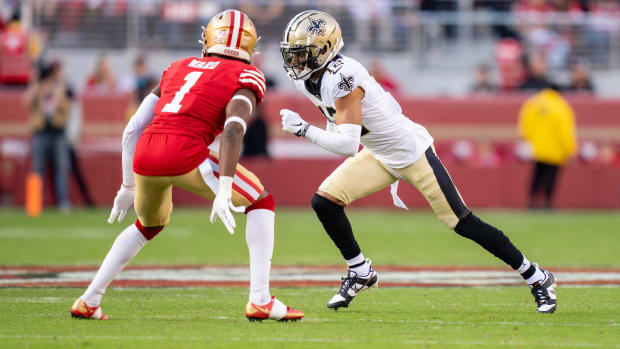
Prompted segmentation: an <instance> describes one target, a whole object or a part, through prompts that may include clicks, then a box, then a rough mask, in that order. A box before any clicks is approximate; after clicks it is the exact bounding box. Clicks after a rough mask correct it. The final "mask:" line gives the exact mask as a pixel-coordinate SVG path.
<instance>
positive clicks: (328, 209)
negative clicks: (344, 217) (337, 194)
mask: <svg viewBox="0 0 620 349" xmlns="http://www.w3.org/2000/svg"><path fill="white" fill-rule="evenodd" d="M310 204H311V205H312V209H313V210H314V212H316V214H317V215H319V216H321V215H329V214H330V213H335V212H340V211H344V207H342V206H340V205H338V204H337V203H335V202H333V201H331V200H329V199H327V198H325V197H323V196H321V195H319V194H317V193H314V195H313V196H312V200H310Z"/></svg>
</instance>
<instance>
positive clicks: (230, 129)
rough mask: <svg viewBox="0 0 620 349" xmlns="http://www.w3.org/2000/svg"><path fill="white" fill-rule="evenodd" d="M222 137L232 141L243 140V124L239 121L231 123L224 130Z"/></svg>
mask: <svg viewBox="0 0 620 349" xmlns="http://www.w3.org/2000/svg"><path fill="white" fill-rule="evenodd" d="M222 138H223V139H226V141H228V142H230V143H237V142H241V141H242V139H243V126H241V124H238V123H230V124H229V125H227V126H226V128H225V129H224V131H223V132H222Z"/></svg>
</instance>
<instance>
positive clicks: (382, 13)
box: [348, 0, 393, 50]
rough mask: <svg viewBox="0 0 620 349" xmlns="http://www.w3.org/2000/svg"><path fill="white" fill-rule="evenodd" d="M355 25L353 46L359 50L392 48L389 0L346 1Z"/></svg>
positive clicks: (390, 6) (390, 5)
mask: <svg viewBox="0 0 620 349" xmlns="http://www.w3.org/2000/svg"><path fill="white" fill-rule="evenodd" d="M348 6H349V12H350V14H351V17H352V18H353V20H354V24H355V35H356V37H355V44H356V45H357V46H358V47H359V48H360V49H366V50H369V49H370V50H377V49H386V48H392V45H393V42H392V39H393V36H392V29H393V28H392V22H391V20H390V18H392V4H391V1H390V0H367V1H364V2H363V3H361V2H360V1H357V0H348Z"/></svg>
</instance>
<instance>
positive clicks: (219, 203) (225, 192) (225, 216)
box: [211, 176, 245, 235]
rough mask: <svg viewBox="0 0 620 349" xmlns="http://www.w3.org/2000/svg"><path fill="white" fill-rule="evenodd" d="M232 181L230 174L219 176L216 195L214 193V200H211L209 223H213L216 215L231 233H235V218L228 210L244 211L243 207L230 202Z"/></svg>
mask: <svg viewBox="0 0 620 349" xmlns="http://www.w3.org/2000/svg"><path fill="white" fill-rule="evenodd" d="M232 183H233V177H230V176H221V177H220V187H219V189H218V191H217V195H215V200H213V208H212V209H211V223H215V221H216V220H217V217H220V219H221V220H222V223H224V226H226V229H227V230H228V232H229V233H230V234H231V235H232V234H234V233H235V227H236V226H237V225H236V224H235V218H234V217H233V215H232V213H231V212H230V210H233V211H234V212H244V211H245V207H244V206H239V207H236V206H234V205H233V204H232V200H231V197H232Z"/></svg>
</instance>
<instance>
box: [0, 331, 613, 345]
mask: <svg viewBox="0 0 620 349" xmlns="http://www.w3.org/2000/svg"><path fill="white" fill-rule="evenodd" d="M0 338H6V339H26V340H33V339H41V340H51V339H55V340H58V339H62V340H83V339H84V337H83V336H77V335H76V336H65V335H33V334H23V335H21V334H1V333H0ZM88 340H89V341H93V340H113V341H126V340H148V341H167V342H170V341H178V342H208V343H212V341H213V338H212V337H211V336H204V337H196V336H183V337H162V336H103V335H89V336H88ZM225 340H226V341H234V342H247V341H250V340H249V339H248V338H237V337H232V338H226V339H225ZM251 341H252V342H258V343H260V342H267V343H270V342H273V343H282V342H287V343H288V342H297V343H356V341H354V340H351V339H344V338H333V339H332V338H275V337H263V338H257V337H252V340H251ZM373 343H385V344H418V345H440V346H445V345H456V346H472V345H484V346H503V347H526V346H529V345H532V344H533V343H532V342H513V341H499V342H497V341H488V342H485V341H437V340H416V339H412V340H389V341H373ZM543 346H549V347H561V348H571V347H579V348H602V347H605V348H610V347H611V348H620V344H615V345H611V346H609V345H603V344H599V343H588V342H579V343H554V342H545V343H544V344H543Z"/></svg>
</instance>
